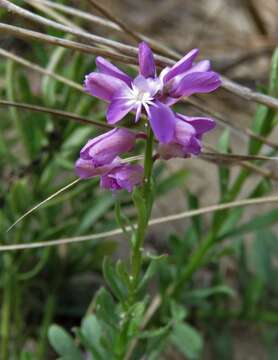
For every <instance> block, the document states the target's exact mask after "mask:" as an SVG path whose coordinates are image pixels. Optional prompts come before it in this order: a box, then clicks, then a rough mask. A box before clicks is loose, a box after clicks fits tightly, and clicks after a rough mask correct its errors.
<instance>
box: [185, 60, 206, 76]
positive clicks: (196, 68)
mask: <svg viewBox="0 0 278 360" xmlns="http://www.w3.org/2000/svg"><path fill="white" fill-rule="evenodd" d="M210 69H211V65H210V61H209V60H201V61H199V62H197V63H196V64H194V65H193V66H192V68H191V69H189V70H188V71H186V75H187V74H190V73H192V72H205V71H210Z"/></svg>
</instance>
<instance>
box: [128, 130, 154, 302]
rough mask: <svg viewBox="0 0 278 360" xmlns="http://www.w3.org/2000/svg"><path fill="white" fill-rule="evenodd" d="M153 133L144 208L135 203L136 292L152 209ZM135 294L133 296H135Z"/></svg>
mask: <svg viewBox="0 0 278 360" xmlns="http://www.w3.org/2000/svg"><path fill="white" fill-rule="evenodd" d="M153 139H154V138H153V132H152V130H151V128H150V127H149V128H148V139H147V141H146V149H145V157H144V184H143V187H142V197H143V200H144V206H143V208H142V205H143V204H142V203H141V202H137V201H136V200H135V201H134V203H135V206H136V208H137V212H138V226H137V230H136V235H135V242H134V246H133V249H132V255H131V269H132V270H131V280H132V290H133V292H135V291H136V288H137V286H138V283H139V279H140V271H141V264H142V252H143V244H144V238H145V233H146V229H147V227H148V223H149V219H150V215H151V209H152V189H151V181H152V180H151V178H152V167H153V157H152V152H153ZM133 295H134V294H132V296H133Z"/></svg>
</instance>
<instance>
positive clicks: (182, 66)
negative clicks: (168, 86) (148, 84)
mask: <svg viewBox="0 0 278 360" xmlns="http://www.w3.org/2000/svg"><path fill="white" fill-rule="evenodd" d="M198 53H199V50H198V49H193V50H191V51H190V52H189V53H187V54H186V55H185V56H184V57H183V58H181V59H180V60H179V61H178V62H177V63H176V64H175V65H174V66H173V67H172V68H171V69H170V70H169V71H168V73H167V74H166V75H165V77H164V82H167V81H169V80H171V79H172V78H173V77H175V76H177V75H180V74H182V73H183V72H185V71H187V70H189V69H190V68H191V66H192V64H193V61H194V59H195V58H196V56H197V55H198Z"/></svg>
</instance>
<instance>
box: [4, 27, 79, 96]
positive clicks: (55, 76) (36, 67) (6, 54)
mask: <svg viewBox="0 0 278 360" xmlns="http://www.w3.org/2000/svg"><path fill="white" fill-rule="evenodd" d="M0 26H1V24H0ZM0 55H2V56H4V57H5V58H8V59H11V60H13V61H15V62H17V63H19V64H21V65H23V66H25V67H27V68H29V69H31V70H35V71H37V72H39V73H41V74H44V75H48V76H50V77H52V78H53V79H55V80H58V81H60V82H61V83H63V84H66V85H68V86H70V87H72V88H73V89H76V90H78V91H81V92H82V93H84V89H83V87H82V86H81V85H80V84H78V83H76V82H75V81H72V80H70V79H67V78H65V77H63V76H61V75H58V74H56V73H54V72H52V71H50V70H48V69H45V68H43V67H41V66H39V65H37V64H35V63H33V62H31V61H28V60H26V59H24V58H23V57H21V56H18V55H15V54H13V53H11V52H9V51H7V50H4V49H1V48H0Z"/></svg>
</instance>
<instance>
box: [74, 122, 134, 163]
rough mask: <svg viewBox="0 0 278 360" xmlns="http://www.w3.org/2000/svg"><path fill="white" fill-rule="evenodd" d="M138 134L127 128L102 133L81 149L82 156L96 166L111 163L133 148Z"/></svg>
mask: <svg viewBox="0 0 278 360" xmlns="http://www.w3.org/2000/svg"><path fill="white" fill-rule="evenodd" d="M135 139H136V135H135V134H134V133H133V132H131V131H129V130H127V129H124V128H122V129H114V130H111V131H108V132H107V133H105V134H103V135H100V136H98V137H96V138H94V139H92V140H89V141H88V142H87V144H86V145H85V146H84V147H83V148H82V149H81V152H80V157H81V158H82V159H85V160H91V161H92V162H93V164H94V165H95V166H100V165H105V164H109V163H111V161H113V160H114V159H115V158H116V157H117V156H118V155H120V154H121V153H124V152H128V151H130V150H132V149H133V147H134V144H135Z"/></svg>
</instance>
